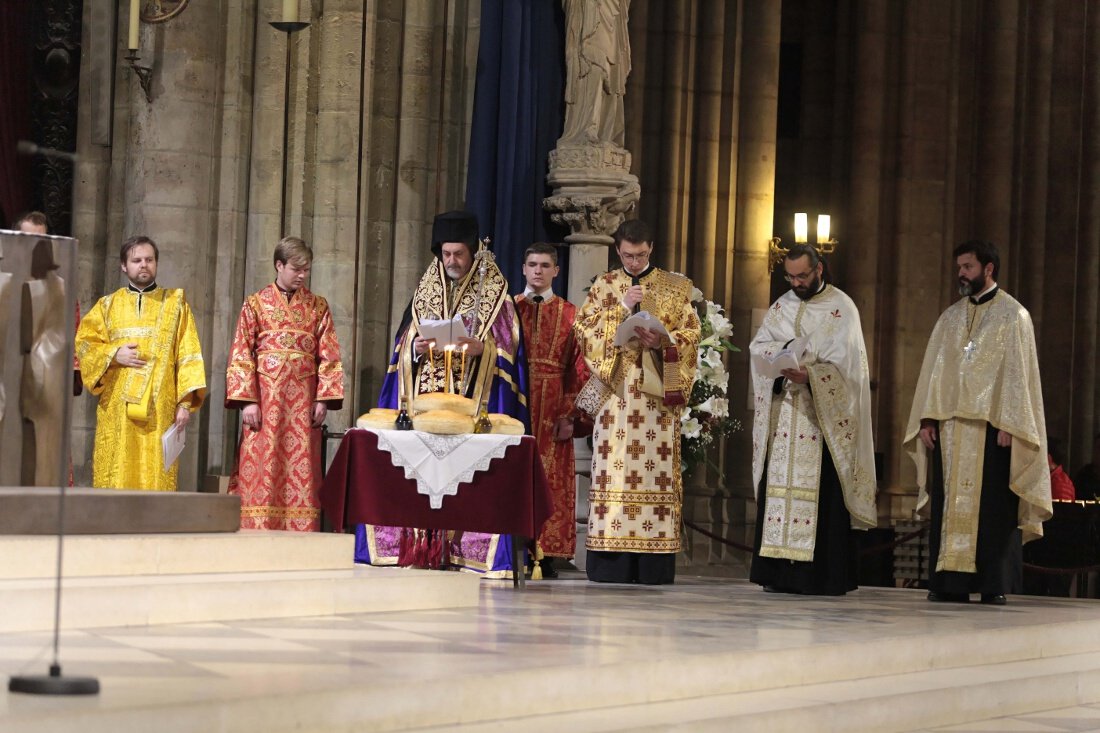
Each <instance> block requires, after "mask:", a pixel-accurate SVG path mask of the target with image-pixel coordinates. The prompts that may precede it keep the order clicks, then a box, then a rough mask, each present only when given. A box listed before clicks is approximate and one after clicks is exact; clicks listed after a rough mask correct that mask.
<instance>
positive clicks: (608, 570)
mask: <svg viewBox="0 0 1100 733" xmlns="http://www.w3.org/2000/svg"><path fill="white" fill-rule="evenodd" d="M615 247H616V250H617V252H618V254H619V258H620V259H621V260H622V263H623V267H622V268H621V269H616V270H612V271H611V272H608V273H606V274H604V275H601V276H600V277H598V278H596V281H595V282H594V283H592V287H591V288H590V289H589V291H588V299H587V300H586V301H585V304H584V307H583V308H582V309H581V313H580V315H579V316H578V317H577V320H576V323H575V324H574V330H575V332H576V334H577V340H578V342H579V343H581V344H582V349H583V352H584V361H585V364H586V365H587V366H588V369H589V371H590V372H591V373H592V376H591V377H590V378H589V380H588V382H587V383H585V386H584V387H583V388H582V389H581V391H580V394H579V395H578V397H577V407H579V408H580V409H581V410H583V411H584V412H585V413H587V414H588V415H589V416H590V417H592V419H593V448H592V486H591V488H590V489H589V491H588V503H589V507H588V536H587V539H586V540H585V547H586V548H587V549H588V554H587V556H586V558H585V571H586V572H587V573H588V579H589V580H593V581H596V582H610V583H644V584H647V585H658V584H663V583H672V582H674V580H675V577H676V553H677V552H678V551H679V550H680V512H681V508H682V504H683V484H682V481H681V477H680V415H681V411H682V410H683V409H684V405H685V404H686V403H687V397H688V396H689V395H690V394H691V385H692V383H693V381H694V380H695V366H696V363H695V362H696V349H697V348H698V344H699V316H698V315H697V314H696V312H695V307H694V306H693V305H692V304H691V290H692V285H691V280H689V279H687V278H686V277H684V276H683V275H677V274H676V273H673V272H666V271H664V270H659V269H657V268H656V267H654V266H653V265H652V264H650V261H649V258H650V255H651V254H652V252H653V237H652V234H651V233H650V229H649V227H648V226H647V225H646V224H645V223H644V222H642V221H639V220H632V221H627V222H624V223H623V224H622V226H620V227H619V229H618V230H617V231H616V232H615ZM639 308H640V309H641V310H644V311H646V312H647V313H649V314H650V315H651V316H652V317H654V318H656V319H657V320H658V321H660V323H661V325H663V326H664V328H665V329H666V330H667V332H668V337H666V336H665V335H664V334H659V333H658V331H655V330H653V329H651V328H635V330H634V334H633V336H632V337H631V338H630V339H629V341H627V342H626V343H625V344H623V345H621V346H616V345H615V332H616V330H617V329H618V328H619V326H620V325H622V323H623V322H624V321H625V320H626V319H627V318H628V317H630V315H631V313H632V312H633V311H636V310H638V309H639Z"/></svg>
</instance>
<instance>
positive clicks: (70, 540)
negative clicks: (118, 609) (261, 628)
mask: <svg viewBox="0 0 1100 733" xmlns="http://www.w3.org/2000/svg"><path fill="white" fill-rule="evenodd" d="M354 551H355V537H354V535H350V534H332V533H322V532H277V531H260V530H239V531H237V532H231V533H230V532H215V533H198V534H129V535H118V534H112V535H72V536H67V537H65V540H64V544H63V547H62V558H63V562H64V569H63V577H64V578H65V580H66V581H68V580H69V579H71V578H85V577H102V576H132V575H179V574H195V573H253V572H266V571H291V570H346V569H349V568H351V567H353V565H354V561H353V555H354ZM56 573H57V538H56V537H49V536H44V535H8V536H0V581H3V580H15V579H25V578H53V577H54V576H55V574H56Z"/></svg>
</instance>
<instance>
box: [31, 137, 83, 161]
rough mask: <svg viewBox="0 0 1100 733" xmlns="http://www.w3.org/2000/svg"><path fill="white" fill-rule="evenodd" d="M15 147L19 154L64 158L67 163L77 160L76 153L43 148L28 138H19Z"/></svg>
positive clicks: (56, 158)
mask: <svg viewBox="0 0 1100 733" xmlns="http://www.w3.org/2000/svg"><path fill="white" fill-rule="evenodd" d="M15 149H16V151H17V152H18V153H19V154H20V155H41V156H43V157H45V158H53V159H54V160H65V161H68V162H69V163H75V162H76V161H77V160H78V156H77V154H76V153H69V152H67V151H64V150H57V149H56V148H45V147H42V146H40V145H36V144H35V143H32V142H31V141H30V140H20V141H19V142H18V143H16V145H15Z"/></svg>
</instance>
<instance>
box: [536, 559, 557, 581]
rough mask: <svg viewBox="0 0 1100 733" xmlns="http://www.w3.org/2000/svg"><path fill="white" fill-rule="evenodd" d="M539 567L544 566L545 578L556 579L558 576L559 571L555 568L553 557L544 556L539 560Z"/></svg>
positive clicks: (543, 576)
mask: <svg viewBox="0 0 1100 733" xmlns="http://www.w3.org/2000/svg"><path fill="white" fill-rule="evenodd" d="M539 567H540V568H542V579H543V580H554V579H555V578H557V577H558V571H557V570H555V569H554V559H553V558H551V557H544V558H542V559H541V560H539Z"/></svg>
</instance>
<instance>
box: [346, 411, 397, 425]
mask: <svg viewBox="0 0 1100 733" xmlns="http://www.w3.org/2000/svg"><path fill="white" fill-rule="evenodd" d="M396 422H397V410H391V409H389V408H388V407H374V408H372V409H371V411H370V412H367V413H365V414H363V415H360V416H359V419H358V420H356V421H355V427H357V428H374V429H375V430H393V429H394V424H395V423H396Z"/></svg>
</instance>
